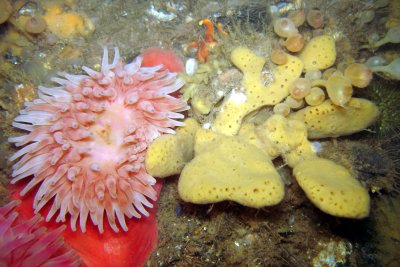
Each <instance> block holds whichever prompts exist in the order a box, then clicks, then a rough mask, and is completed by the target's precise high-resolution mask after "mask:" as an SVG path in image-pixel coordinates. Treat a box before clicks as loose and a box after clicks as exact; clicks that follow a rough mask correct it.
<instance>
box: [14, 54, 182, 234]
mask: <svg viewBox="0 0 400 267" xmlns="http://www.w3.org/2000/svg"><path fill="white" fill-rule="evenodd" d="M141 62H142V58H141V57H140V56H139V57H137V58H136V59H135V60H134V61H133V62H132V63H130V64H127V65H124V64H123V63H122V60H121V59H120V56H119V51H118V49H117V48H115V54H114V59H113V61H112V63H111V64H109V62H108V51H107V49H106V48H105V49H104V54H103V59H102V64H101V70H100V71H95V70H92V69H90V68H88V67H83V68H82V69H83V70H84V71H85V72H86V74H85V75H71V74H67V73H59V75H60V76H61V77H62V78H58V77H57V78H53V79H52V81H53V82H55V83H57V84H59V86H57V87H52V88H46V87H42V86H40V87H39V92H38V95H39V98H38V99H35V100H33V101H32V102H27V103H25V106H26V108H25V109H24V110H21V111H20V115H19V116H17V117H16V118H15V119H14V122H13V126H14V127H17V128H19V129H22V130H25V131H28V132H29V134H27V135H23V136H19V137H13V138H10V139H9V141H10V142H13V143H15V145H16V146H17V147H20V150H19V151H18V152H16V153H15V154H14V155H13V156H12V157H11V160H17V159H19V161H18V162H16V163H15V164H14V166H13V173H12V177H13V180H12V181H11V182H12V183H16V182H18V181H20V180H23V179H28V178H29V179H30V180H29V183H28V184H27V185H26V187H25V188H24V189H23V190H22V191H21V195H25V194H26V193H27V192H28V191H30V190H32V189H33V188H34V187H36V186H37V185H38V186H39V188H38V190H37V192H36V195H35V198H34V202H33V208H34V210H35V212H38V211H39V210H41V209H42V208H43V207H44V206H45V205H46V203H51V209H50V211H49V213H48V214H47V217H46V221H49V220H51V218H52V217H53V216H54V215H55V214H56V213H58V216H57V217H56V221H62V222H64V221H65V220H66V215H67V214H69V215H70V217H71V218H70V225H71V228H72V230H74V231H75V230H76V223H77V220H78V217H79V224H80V228H81V230H82V231H83V232H85V231H86V223H87V218H88V216H90V218H91V221H92V222H93V224H94V225H96V226H97V227H98V229H99V231H100V232H103V231H104V228H103V217H104V214H106V216H107V220H108V223H109V225H110V226H111V228H112V229H113V230H114V231H115V232H118V231H119V228H118V226H117V222H116V221H117V220H118V223H119V225H120V227H121V228H122V229H123V230H124V231H127V230H128V228H127V225H126V222H125V216H126V217H128V218H132V217H135V218H140V217H141V216H142V215H144V216H148V212H147V210H146V208H152V207H153V205H152V204H151V203H150V202H149V200H156V198H157V194H156V191H155V190H154V189H153V185H154V184H155V182H156V180H155V179H154V178H153V177H152V176H150V175H149V174H148V173H147V172H146V170H145V166H144V157H145V152H146V149H147V147H148V146H149V144H150V143H151V142H152V141H153V140H154V139H155V138H157V137H158V136H159V135H160V134H162V133H174V130H172V129H171V128H173V127H175V126H180V125H183V123H182V122H179V121H178V120H177V119H182V118H183V115H182V114H181V113H179V112H181V111H184V110H187V109H188V106H187V104H186V102H185V101H183V100H182V99H180V98H176V97H173V96H171V95H170V94H171V93H173V92H175V91H177V90H179V89H180V88H181V87H182V85H183V81H182V80H181V79H180V78H177V74H176V73H171V72H169V71H168V70H167V69H166V68H165V67H163V66H162V65H158V66H155V67H142V66H141ZM31 177H32V178H31Z"/></svg>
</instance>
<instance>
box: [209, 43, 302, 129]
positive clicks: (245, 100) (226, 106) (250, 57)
mask: <svg viewBox="0 0 400 267" xmlns="http://www.w3.org/2000/svg"><path fill="white" fill-rule="evenodd" d="M231 60H232V62H233V64H235V66H237V67H238V68H239V69H240V70H241V71H242V72H243V81H242V85H243V88H244V90H243V91H241V90H236V89H234V90H232V92H231V93H230V95H229V96H228V97H226V99H225V101H224V102H223V103H222V106H221V111H220V112H219V113H218V114H217V117H216V118H215V120H214V122H213V124H212V127H213V129H214V130H215V131H216V132H219V133H222V134H225V135H230V136H232V135H235V134H237V132H238V131H239V129H240V125H241V124H242V120H243V118H244V117H245V116H246V115H247V114H249V113H250V112H252V111H254V110H257V109H259V108H261V107H263V106H268V105H275V104H278V103H279V102H281V101H282V100H283V99H284V98H285V97H286V96H288V94H289V91H288V88H289V85H290V84H291V83H292V82H293V81H295V80H296V79H297V78H299V77H300V75H301V72H302V70H303V63H302V62H301V60H300V59H298V58H297V57H294V56H290V55H288V61H287V63H286V64H284V65H280V66H277V67H276V68H275V69H274V70H273V72H274V81H273V82H271V83H270V84H269V85H268V86H264V84H263V83H262V82H261V71H262V68H263V65H264V63H265V59H264V58H262V57H259V56H257V55H256V54H255V53H254V52H252V51H251V50H249V49H248V48H245V47H238V48H236V49H234V50H233V52H232V54H231Z"/></svg>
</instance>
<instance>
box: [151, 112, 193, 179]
mask: <svg viewBox="0 0 400 267" xmlns="http://www.w3.org/2000/svg"><path fill="white" fill-rule="evenodd" d="M199 128H200V125H199V124H198V122H197V121H196V120H195V119H192V118H189V119H186V120H185V126H182V127H180V128H178V129H177V131H176V134H164V135H162V136H160V137H159V138H157V139H156V140H155V141H154V142H153V143H152V144H151V145H150V146H149V148H148V150H147V152H146V159H145V164H146V170H147V172H148V173H149V174H150V175H152V176H154V177H158V178H164V177H168V176H171V175H174V174H179V173H180V172H181V171H182V169H183V167H184V166H185V164H186V163H187V162H189V161H190V160H191V159H192V158H193V149H194V136H195V134H196V132H197V130H198V129H199Z"/></svg>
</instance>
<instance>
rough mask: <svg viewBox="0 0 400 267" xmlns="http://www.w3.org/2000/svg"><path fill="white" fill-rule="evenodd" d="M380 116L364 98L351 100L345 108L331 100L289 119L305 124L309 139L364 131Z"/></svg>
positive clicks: (295, 114)
mask: <svg viewBox="0 0 400 267" xmlns="http://www.w3.org/2000/svg"><path fill="white" fill-rule="evenodd" d="M378 115H379V110H378V107H377V106H376V105H375V104H374V103H372V102H370V101H368V100H366V99H362V98H351V99H350V101H349V102H348V103H347V106H346V107H345V108H343V107H339V106H336V105H335V104H333V103H332V102H331V100H326V101H324V102H323V103H322V104H321V105H318V106H309V107H306V108H303V109H301V110H299V111H297V112H294V113H292V114H290V115H289V119H293V120H298V121H301V122H304V123H305V124H306V126H307V129H308V137H309V138H325V137H338V136H343V135H349V134H352V133H356V132H359V131H361V130H364V129H365V128H367V127H368V126H369V125H371V124H372V123H373V122H374V121H375V120H376V118H377V117H378Z"/></svg>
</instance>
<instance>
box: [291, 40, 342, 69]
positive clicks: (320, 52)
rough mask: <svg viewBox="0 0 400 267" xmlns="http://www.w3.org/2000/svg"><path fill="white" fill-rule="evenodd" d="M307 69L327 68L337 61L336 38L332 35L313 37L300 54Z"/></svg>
mask: <svg viewBox="0 0 400 267" xmlns="http://www.w3.org/2000/svg"><path fill="white" fill-rule="evenodd" d="M299 57H300V59H301V60H302V61H303V63H304V69H305V70H313V69H319V70H323V69H327V68H329V67H330V66H332V65H333V64H334V63H335V60H336V48H335V40H334V39H333V37H332V36H330V35H321V36H317V37H314V38H312V39H311V40H310V41H309V42H308V43H307V44H306V46H305V47H304V49H303V51H302V52H301V53H300V55H299Z"/></svg>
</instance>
